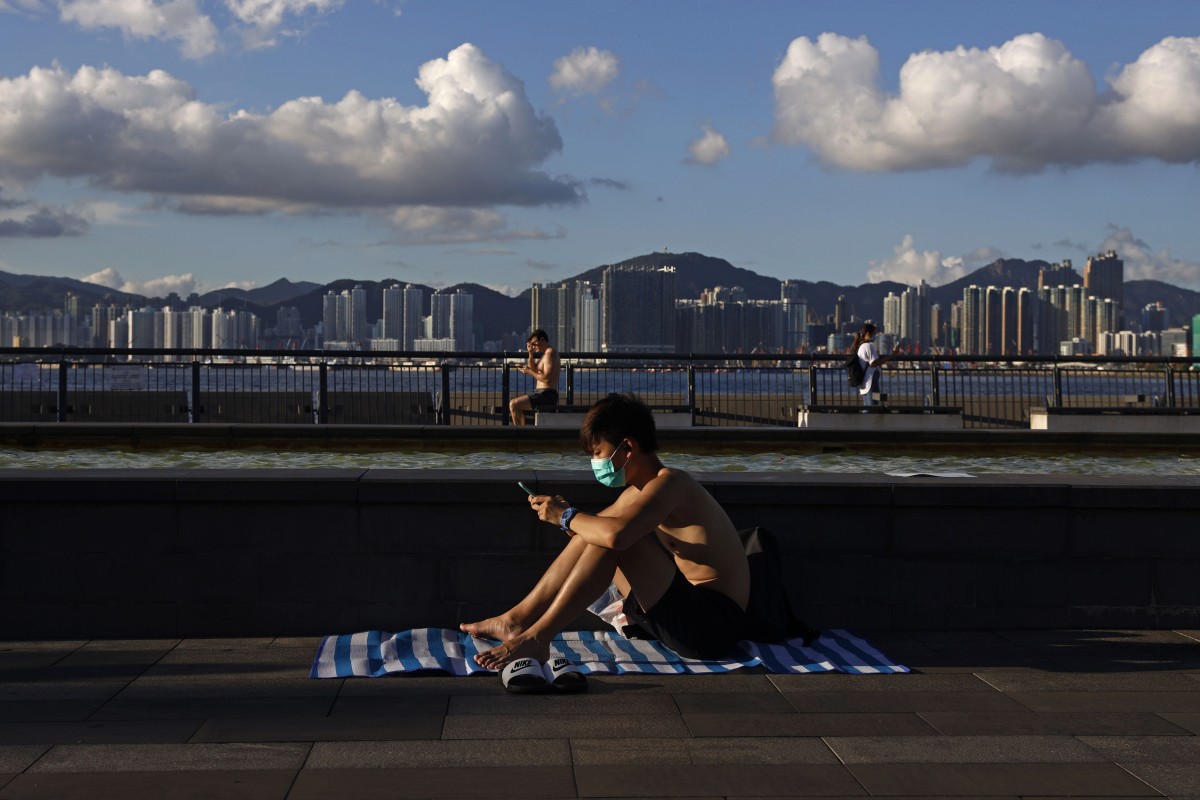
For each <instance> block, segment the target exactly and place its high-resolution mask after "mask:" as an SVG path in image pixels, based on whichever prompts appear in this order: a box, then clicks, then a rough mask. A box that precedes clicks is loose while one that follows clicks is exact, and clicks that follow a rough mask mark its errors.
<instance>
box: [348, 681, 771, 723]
mask: <svg viewBox="0 0 1200 800" xmlns="http://www.w3.org/2000/svg"><path fill="white" fill-rule="evenodd" d="M590 680H591V679H590V678H589V683H590ZM703 696H704V697H714V698H716V699H723V698H724V697H725V695H703ZM750 696H751V697H754V696H764V697H768V698H771V697H778V695H769V694H763V695H750ZM677 697H678V695H669V694H628V695H622V694H619V693H613V694H595V693H593V692H591V691H588V692H586V693H584V694H577V695H554V694H545V695H531V696H528V697H521V696H518V695H511V694H507V693H501V694H496V693H492V694H490V695H469V696H467V697H456V696H452V697H450V706H449V711H448V712H447V713H448V714H449V715H450V716H458V715H463V716H472V715H476V716H477V715H500V714H522V715H526V714H537V715H551V716H559V715H563V714H598V715H613V714H625V715H647V716H649V715H657V714H670V715H678V714H679V707H678V706H677V705H676V701H675V699H674V698H677ZM779 699H780V700H782V698H779ZM339 702H340V701H339ZM783 704H784V706H785V707H787V702H786V701H783ZM788 710H789V711H790V710H791V709H790V708H788Z"/></svg>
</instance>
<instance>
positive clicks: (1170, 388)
mask: <svg viewBox="0 0 1200 800" xmlns="http://www.w3.org/2000/svg"><path fill="white" fill-rule="evenodd" d="M1166 378H1167V392H1166V395H1165V396H1164V397H1163V400H1164V401H1166V405H1167V408H1174V407H1175V370H1173V369H1171V365H1170V364H1167V365H1166Z"/></svg>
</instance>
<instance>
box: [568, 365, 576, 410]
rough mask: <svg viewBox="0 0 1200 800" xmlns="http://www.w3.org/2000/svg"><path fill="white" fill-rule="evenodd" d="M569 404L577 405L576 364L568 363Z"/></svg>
mask: <svg viewBox="0 0 1200 800" xmlns="http://www.w3.org/2000/svg"><path fill="white" fill-rule="evenodd" d="M567 405H569V406H573V405H575V365H574V364H567Z"/></svg>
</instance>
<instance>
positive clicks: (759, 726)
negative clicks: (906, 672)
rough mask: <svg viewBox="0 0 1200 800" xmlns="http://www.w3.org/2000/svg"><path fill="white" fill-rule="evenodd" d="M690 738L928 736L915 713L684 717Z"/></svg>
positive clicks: (700, 715) (929, 729)
mask: <svg viewBox="0 0 1200 800" xmlns="http://www.w3.org/2000/svg"><path fill="white" fill-rule="evenodd" d="M684 720H685V721H686V722H687V727H688V730H690V731H691V735H692V736H872V735H877V736H928V735H930V734H933V733H936V731H935V730H934V729H933V728H932V727H931V726H930V725H929V723H927V722H925V721H924V720H922V719H921V718H920V717H919V716H917V715H916V714H867V713H859V712H847V713H844V714H842V713H837V714H828V713H813V714H687V715H685V716H684Z"/></svg>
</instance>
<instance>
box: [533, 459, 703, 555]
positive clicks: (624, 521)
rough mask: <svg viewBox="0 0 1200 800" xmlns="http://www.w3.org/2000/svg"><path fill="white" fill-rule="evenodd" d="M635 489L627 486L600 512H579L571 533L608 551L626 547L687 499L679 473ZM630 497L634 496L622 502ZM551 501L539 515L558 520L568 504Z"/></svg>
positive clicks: (654, 527) (654, 526) (631, 544)
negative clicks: (637, 490)
mask: <svg viewBox="0 0 1200 800" xmlns="http://www.w3.org/2000/svg"><path fill="white" fill-rule="evenodd" d="M631 491H632V492H636V490H628V489H627V490H626V493H625V494H623V495H621V498H620V499H619V500H618V501H617V502H616V503H614V504H613V505H611V506H609V507H608V508H606V509H604V510H603V511H601V512H600V513H599V514H584V513H583V512H579V513H577V514H576V515H575V518H574V519H573V520H571V534H572V535H574V536H578V537H579V538H581V539H583V540H584V541H585V542H587V543H588V544H594V545H596V546H598V547H603V548H605V549H607V550H625V549H627V548H629V547H631V546H633V544H634V543H636V542H637V541H638V540H639V539H641V538H642V537H643V536H646V535H647V534H649V533H651V532H652V531H654V530H656V529H657V528H658V526H659V525H661V524H662V522H663V521H664V520H665V519H666V518H667V517H668V516H670V514H671V512H672V511H674V510H675V509H676V508H677V507H678V506H679V504H680V503H681V502H683V493H684V483H683V481H681V480H679V478H678V476H675V475H673V474H672V473H671V472H665V473H663V474H661V475H658V476H657V477H655V478H654V479H652V480H651V481H650V482H649V483H647V484H646V486H645V487H644V488H643V489H642V490H641V491H640V492H636V494H631ZM626 498H630V499H629V500H628V501H626V502H622V501H624V500H626ZM536 499H537V498H535V500H536ZM547 501H548V502H547V503H545V504H544V505H543V506H542V507H541V508H538V516H539V517H541V519H543V520H545V521H546V522H552V523H557V522H558V520H559V518H560V517H561V516H562V512H563V511H565V510H566V508H567V505H566V503H562V502H559V501H557V500H555V499H551V498H547ZM535 507H536V506H535Z"/></svg>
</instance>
